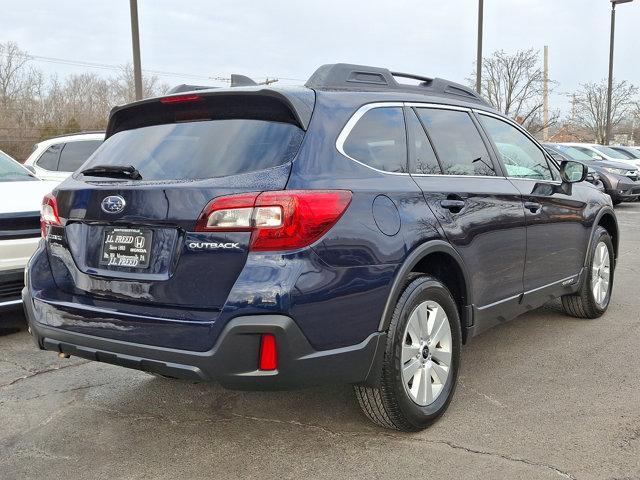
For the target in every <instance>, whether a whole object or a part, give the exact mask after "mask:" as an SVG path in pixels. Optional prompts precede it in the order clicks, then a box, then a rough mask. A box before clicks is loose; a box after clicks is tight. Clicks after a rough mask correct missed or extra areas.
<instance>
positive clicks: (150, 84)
mask: <svg viewBox="0 0 640 480" xmlns="http://www.w3.org/2000/svg"><path fill="white" fill-rule="evenodd" d="M111 89H112V91H113V94H114V95H115V104H114V105H119V104H123V103H129V102H133V101H135V99H136V91H135V82H134V78H133V66H132V65H131V64H129V63H128V64H126V65H124V66H123V67H122V68H121V69H120V73H119V74H118V75H117V76H116V77H115V78H113V79H112V80H111ZM167 90H169V87H168V86H167V85H165V84H163V83H160V80H159V79H158V77H156V76H155V75H143V76H142V98H148V97H156V96H158V95H162V94H163V93H165V92H166V91H167Z"/></svg>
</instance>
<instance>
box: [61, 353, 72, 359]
mask: <svg viewBox="0 0 640 480" xmlns="http://www.w3.org/2000/svg"><path fill="white" fill-rule="evenodd" d="M70 356H71V355H69V354H68V353H64V352H60V353H58V358H69V357H70Z"/></svg>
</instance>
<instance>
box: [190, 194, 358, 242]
mask: <svg viewBox="0 0 640 480" xmlns="http://www.w3.org/2000/svg"><path fill="white" fill-rule="evenodd" d="M349 203H351V192H350V191H348V190H282V191H270V192H262V193H260V192H254V193H243V194H239V195H228V196H224V197H218V198H214V199H213V200H212V201H211V202H209V204H208V205H207V206H206V207H205V208H204V210H203V211H202V214H201V215H200V218H199V219H198V222H197V224H196V231H198V232H242V231H250V232H251V240H250V243H249V250H253V251H276V250H295V249H298V248H303V247H306V246H308V245H311V244H312V243H313V242H315V241H316V240H318V239H319V238H320V237H321V236H323V235H324V234H325V233H326V232H327V231H328V230H329V229H330V228H331V227H332V226H333V225H335V223H336V222H337V221H338V220H339V219H340V217H341V216H342V214H343V213H344V212H345V210H346V209H347V207H348V206H349Z"/></svg>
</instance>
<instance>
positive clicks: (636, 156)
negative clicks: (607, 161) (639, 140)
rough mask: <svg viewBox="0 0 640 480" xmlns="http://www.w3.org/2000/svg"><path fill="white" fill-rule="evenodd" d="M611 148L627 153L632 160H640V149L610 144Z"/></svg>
mask: <svg viewBox="0 0 640 480" xmlns="http://www.w3.org/2000/svg"><path fill="white" fill-rule="evenodd" d="M609 148H611V149H613V150H615V151H616V152H620V153H622V154H623V155H626V156H627V157H628V158H630V159H631V160H640V150H637V149H635V148H633V147H625V146H622V145H609Z"/></svg>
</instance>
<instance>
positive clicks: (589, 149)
mask: <svg viewBox="0 0 640 480" xmlns="http://www.w3.org/2000/svg"><path fill="white" fill-rule="evenodd" d="M562 145H569V146H571V147H574V148H576V149H578V150H580V151H581V152H583V153H586V154H587V155H589V156H590V157H591V158H592V159H593V160H609V161H612V162H622V163H626V164H628V165H631V166H632V167H634V169H635V170H638V169H640V160H637V159H633V158H629V157H628V156H627V155H624V154H623V153H621V152H618V151H617V150H614V149H613V148H611V147H606V146H604V145H597V144H595V143H563V144H562Z"/></svg>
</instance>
